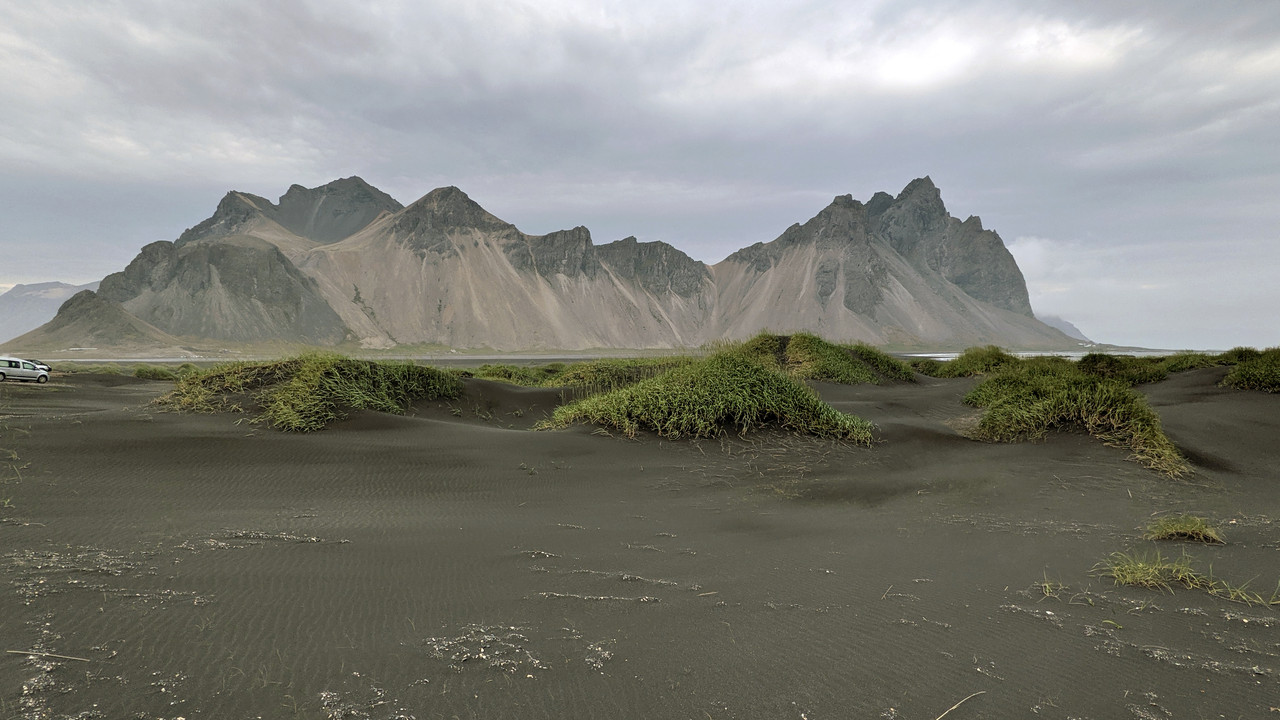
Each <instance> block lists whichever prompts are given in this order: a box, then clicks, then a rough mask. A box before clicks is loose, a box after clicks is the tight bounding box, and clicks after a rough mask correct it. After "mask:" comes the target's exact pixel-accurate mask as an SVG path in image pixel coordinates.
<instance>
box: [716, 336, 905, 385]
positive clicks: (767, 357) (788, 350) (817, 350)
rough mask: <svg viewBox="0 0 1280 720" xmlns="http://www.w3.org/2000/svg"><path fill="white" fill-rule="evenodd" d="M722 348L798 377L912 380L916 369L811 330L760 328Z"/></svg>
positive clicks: (848, 382) (838, 380)
mask: <svg viewBox="0 0 1280 720" xmlns="http://www.w3.org/2000/svg"><path fill="white" fill-rule="evenodd" d="M722 349H723V350H726V351H729V352H737V353H741V354H743V355H745V356H747V357H750V358H753V359H755V360H756V361H757V362H760V363H762V364H764V365H765V366H766V367H771V368H777V369H780V370H782V371H784V372H786V373H787V374H788V375H790V376H792V377H794V378H797V379H800V380H818V381H821V382H832V383H843V384H845V385H859V384H862V383H870V384H879V383H880V381H881V379H882V378H888V379H890V380H903V381H907V382H915V373H914V372H912V370H911V368H910V367H908V366H907V365H906V364H905V363H903V362H902V361H900V360H898V359H897V358H894V357H891V356H889V355H886V354H885V353H882V352H880V351H879V350H877V349H875V348H873V347H871V346H870V345H865V344H861V343H859V344H855V345H842V344H837V343H833V342H829V341H827V340H824V339H822V338H821V337H818V336H817V335H814V334H812V333H806V332H799V333H795V334H794V335H774V334H772V333H768V332H763V333H760V334H759V335H756V336H755V337H753V338H751V339H750V340H747V341H746V342H744V343H741V344H738V345H727V346H724V347H723V348H722Z"/></svg>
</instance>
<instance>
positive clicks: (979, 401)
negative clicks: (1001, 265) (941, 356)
mask: <svg viewBox="0 0 1280 720" xmlns="http://www.w3.org/2000/svg"><path fill="white" fill-rule="evenodd" d="M964 401H965V403H966V404H969V405H973V406H975V407H980V408H984V412H983V413H982V416H981V418H980V419H979V420H978V425H977V428H976V430H975V435H976V436H977V437H978V438H979V439H983V440H990V441H994V442H1016V441H1020V440H1037V439H1041V438H1043V437H1044V436H1045V435H1046V434H1047V433H1048V431H1049V430H1050V429H1051V428H1054V427H1058V426H1065V425H1078V426H1080V427H1083V428H1084V429H1085V430H1086V431H1087V432H1088V433H1089V434H1090V435H1093V436H1094V437H1096V438H1099V439H1101V440H1102V441H1103V442H1105V443H1107V444H1108V445H1114V446H1117V447H1124V448H1127V449H1128V450H1129V451H1130V452H1131V453H1132V457H1133V459H1135V460H1137V461H1138V462H1141V463H1142V464H1143V465H1146V466H1147V467H1149V468H1151V469H1153V470H1156V471H1158V472H1162V473H1164V474H1166V475H1171V476H1177V475H1181V474H1183V473H1185V472H1187V471H1188V470H1189V469H1190V468H1189V466H1188V465H1187V462H1186V460H1185V459H1183V457H1182V455H1181V453H1179V452H1178V449H1177V447H1176V446H1175V445H1174V444H1173V441H1171V440H1170V439H1169V437H1168V436H1167V435H1165V433H1164V430H1163V428H1162V427H1161V425H1160V418H1159V416H1158V415H1156V413H1155V411H1154V410H1152V409H1151V406H1150V405H1148V404H1147V401H1146V398H1144V397H1143V396H1142V395H1141V394H1140V393H1138V392H1137V391H1136V390H1134V389H1133V388H1132V387H1130V386H1129V384H1128V383H1127V382H1125V381H1123V380H1118V379H1108V378H1099V377H1097V376H1094V375H1090V374H1088V373H1085V372H1082V371H1081V370H1080V369H1079V368H1078V367H1076V366H1075V365H1074V364H1072V363H1070V362H1069V361H1064V360H1061V359H1057V360H1055V359H1051V358H1038V359H1036V360H1035V361H1034V362H1033V361H1023V362H1021V363H1015V364H1009V365H1005V366H1003V367H1001V368H1000V369H998V370H997V371H996V372H993V373H991V374H990V376H989V377H988V378H986V379H985V380H983V382H982V383H981V384H979V385H978V386H977V387H975V388H974V389H973V390H971V391H969V393H968V394H967V395H966V396H965V398H964Z"/></svg>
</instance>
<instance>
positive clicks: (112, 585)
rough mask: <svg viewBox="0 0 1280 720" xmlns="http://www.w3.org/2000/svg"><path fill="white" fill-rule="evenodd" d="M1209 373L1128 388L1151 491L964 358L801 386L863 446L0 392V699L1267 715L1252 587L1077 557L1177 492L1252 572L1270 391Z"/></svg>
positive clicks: (106, 709)
mask: <svg viewBox="0 0 1280 720" xmlns="http://www.w3.org/2000/svg"><path fill="white" fill-rule="evenodd" d="M1220 376H1221V371H1220V370H1207V371H1192V372H1189V373H1183V374H1180V375H1175V376H1174V377H1173V378H1171V379H1170V380H1168V381H1165V382H1163V383H1160V384H1158V385H1154V386H1150V387H1145V388H1144V391H1145V392H1147V394H1148V396H1149V398H1150V399H1151V402H1152V404H1153V406H1155V407H1156V409H1157V410H1158V411H1159V412H1160V413H1161V415H1162V417H1163V418H1164V421H1165V426H1166V429H1167V430H1168V431H1169V433H1170V435H1171V436H1172V437H1173V438H1174V439H1175V441H1177V442H1178V443H1179V445H1180V446H1182V447H1183V448H1184V450H1185V451H1186V453H1187V455H1188V456H1189V457H1190V458H1192V460H1193V461H1194V462H1195V463H1196V464H1197V472H1196V473H1195V474H1194V475H1193V476H1191V478H1190V479H1188V480H1180V481H1174V480H1168V479H1165V478H1163V477H1160V476H1158V475H1155V474H1153V473H1151V472H1150V471H1147V470H1145V469H1143V468H1142V467H1140V466H1138V465H1137V464H1135V463H1132V462H1128V461H1127V460H1126V459H1125V453H1124V451H1121V450H1117V449H1114V448H1108V447H1105V446H1103V445H1102V444H1101V443H1099V442H1097V441H1096V440H1093V439H1091V438H1089V437H1087V436H1085V435H1082V434H1076V433H1069V432H1062V433H1058V434H1055V435H1053V436H1051V437H1050V438H1049V440H1048V441H1047V442H1044V443H1038V444H1026V445H991V444H982V443H976V442H973V441H970V440H968V439H966V438H964V437H963V436H962V435H961V434H960V432H959V431H958V430H957V428H960V429H963V427H964V426H965V423H966V422H967V421H968V420H969V416H970V414H971V412H972V411H971V410H970V409H968V408H966V407H965V406H963V405H962V404H961V403H960V397H961V396H962V395H963V393H964V392H965V390H966V389H967V388H968V387H970V381H965V380H960V381H937V380H929V379H925V380H924V382H922V383H921V384H919V385H893V386H884V387H853V388H848V387H840V386H828V385H822V386H820V387H819V391H820V392H821V393H822V394H823V396H824V398H826V399H827V400H828V401H829V402H831V403H832V404H833V405H835V406H836V407H837V408H839V409H841V410H844V411H846V412H851V413H855V414H857V415H860V416H862V417H865V418H867V419H870V420H872V421H874V422H876V423H877V424H878V425H879V426H880V428H881V430H880V437H881V439H882V440H883V442H881V443H879V444H877V445H876V446H875V447H873V448H871V449H866V448H852V447H844V446H840V445H833V444H831V443H829V442H820V441H813V440H807V439H802V438H797V437H793V436H789V435H762V436H753V437H750V438H748V439H738V438H732V439H728V440H725V441H723V442H721V441H711V442H700V443H695V442H667V441H663V440H660V439H657V438H653V437H649V438H641V439H639V440H626V439H621V438H614V437H609V436H606V435H603V434H597V433H593V432H592V429H591V428H587V427H582V428H574V429H570V430H567V431H557V432H531V431H529V430H528V427H529V426H530V425H531V423H532V422H533V421H535V420H536V419H538V418H539V417H541V416H542V415H543V414H544V413H545V412H547V411H549V410H550V408H551V407H552V406H553V405H554V402H555V399H556V396H555V393H554V392H547V391H531V390H518V389H511V388H506V387H502V386H497V385H494V384H492V383H484V382H482V381H472V384H471V385H470V386H469V389H468V395H467V397H466V398H465V399H464V400H463V401H461V402H459V403H456V404H455V405H453V406H435V405H433V404H423V405H421V406H419V407H417V408H415V410H414V412H413V413H412V414H410V415H409V416H406V417H394V416H386V415H379V414H374V413H358V414H355V415H353V416H352V417H351V418H350V419H348V420H347V421H344V422H341V423H338V424H336V425H334V426H332V427H331V428H330V429H328V430H325V431H323V432H320V433H315V434H311V435H285V434H282V433H277V432H274V431H270V430H266V429H263V428H261V427H259V426H255V425H251V424H249V423H247V422H237V420H239V419H240V418H239V417H237V416H234V415H214V416H198V415H197V416H192V415H175V414H169V413H159V412H156V411H155V410H154V409H153V408H151V407H150V406H149V405H148V403H149V401H150V400H151V399H152V398H154V397H155V396H156V395H158V394H160V393H161V392H163V391H164V390H165V389H166V387H167V386H166V385H165V384H162V383H152V382H143V381H135V380H133V379H131V378H118V377H117V378H112V377H106V376H75V377H70V378H58V379H55V381H54V382H52V383H50V384H49V385H47V386H40V387H37V386H18V385H14V384H12V383H5V384H4V385H0V427H3V428H4V429H3V430H0V448H5V449H11V450H12V451H13V452H14V453H16V459H12V460H10V459H7V458H9V457H10V456H9V455H8V454H6V455H4V456H3V457H4V458H6V459H5V460H4V463H3V465H2V466H0V500H6V499H7V502H6V503H5V505H6V507H4V508H2V509H0V644H2V645H3V647H0V650H3V651H6V652H4V654H3V655H0V718H6V719H7V718H166V719H170V718H177V717H184V718H199V717H205V718H255V717H264V718H292V717H299V718H333V719H337V718H344V719H345V718H380V719H385V718H420V719H424V720H425V719H426V718H451V717H459V718H571V717H581V718H586V717H617V718H623V717H635V718H714V719H719V718H807V719H809V720H818V719H819V718H851V717H859V718H911V719H914V718H925V719H926V720H932V719H933V718H936V717H938V716H939V715H940V714H942V713H943V712H944V711H946V710H947V709H948V708H950V707H952V706H953V705H955V704H956V703H957V702H959V701H960V700H962V699H964V698H966V697H969V696H970V695H972V694H973V693H978V692H981V693H982V694H980V695H974V696H973V697H970V698H969V699H968V700H967V701H965V702H964V703H963V704H961V705H960V707H958V708H956V709H955V710H953V711H952V712H951V713H950V714H949V715H947V717H948V718H951V719H956V720H958V719H961V718H1008V717H1030V716H1035V717H1046V718H1064V719H1065V718H1098V719H1101V718H1166V717H1179V718H1181V717H1188V718H1194V717H1219V716H1225V717H1231V718H1234V717H1268V716H1270V715H1275V714H1276V713H1277V712H1280V710H1277V711H1274V712H1273V711H1272V708H1273V707H1275V706H1280V608H1267V607H1261V606H1257V605H1254V606H1247V605H1243V604H1236V603H1230V602H1226V601H1224V600H1221V599H1218V598H1214V597H1211V596H1209V595H1208V594H1206V593H1203V592H1197V591H1192V590H1183V589H1178V590H1175V591H1173V592H1171V593H1170V592H1165V593H1161V592H1155V591H1149V590H1140V589H1133V588H1117V587H1114V586H1113V585H1111V583H1110V582H1109V581H1107V580H1105V579H1101V578H1098V577H1096V576H1095V575H1094V573H1093V571H1092V569H1093V568H1094V566H1095V564H1096V563H1098V562H1099V561H1100V560H1101V559H1103V558H1104V557H1106V556H1107V555H1108V554H1110V553H1112V552H1114V551H1117V550H1131V549H1135V548H1137V549H1141V548H1143V547H1146V546H1149V545H1150V543H1148V542H1146V541H1143V540H1141V539H1140V536H1141V532H1142V529H1143V527H1144V526H1145V525H1146V523H1147V522H1148V521H1149V519H1150V518H1151V517H1152V515H1153V514H1156V513H1164V512H1170V511H1188V512H1195V513H1197V514H1201V515H1205V516H1207V517H1209V518H1211V519H1212V520H1214V521H1215V522H1217V523H1218V525H1219V527H1221V528H1222V529H1223V532H1224V533H1225V534H1226V536H1227V540H1228V544H1227V545H1225V546H1221V547H1204V546H1187V547H1186V551H1187V552H1188V553H1190V554H1192V555H1193V556H1194V557H1195V558H1196V559H1197V561H1198V562H1200V564H1201V565H1202V566H1203V567H1207V566H1208V565H1209V564H1212V568H1213V572H1214V574H1215V575H1217V576H1221V577H1224V578H1229V579H1232V580H1235V581H1236V582H1245V581H1249V582H1250V583H1251V584H1250V588H1251V589H1253V590H1256V591H1258V592H1260V593H1262V594H1263V595H1270V593H1271V592H1272V589H1273V588H1274V587H1275V584H1276V583H1277V581H1280V525H1278V524H1277V521H1278V520H1280V475H1278V472H1280V442H1277V441H1276V440H1275V438H1277V437H1280V397H1273V396H1269V395H1263V394H1256V393H1242V392H1238V391H1231V390H1226V389H1221V388H1218V387H1217V386H1216V382H1217V380H1218V379H1219V378H1220ZM1161 550H1162V551H1163V552H1164V553H1165V554H1173V555H1177V554H1179V553H1181V552H1182V550H1183V546H1177V545H1162V546H1161ZM9 651H14V652H9ZM1277 716H1278V717H1280V715H1277Z"/></svg>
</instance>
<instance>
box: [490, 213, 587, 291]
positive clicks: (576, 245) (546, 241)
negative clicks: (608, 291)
mask: <svg viewBox="0 0 1280 720" xmlns="http://www.w3.org/2000/svg"><path fill="white" fill-rule="evenodd" d="M504 249H505V250H506V253H507V258H508V259H509V260H510V261H511V266H512V267H514V268H515V269H516V270H520V271H523V272H535V273H537V274H538V275H541V276H542V277H543V278H546V279H548V280H549V279H551V278H553V277H555V276H556V275H564V276H565V277H571V278H572V277H579V276H585V277H587V278H594V277H595V276H596V272H597V271H598V270H599V269H600V261H599V260H598V259H597V258H596V247H595V245H592V244H591V232H590V231H589V230H587V229H586V228H585V227H582V226H581V225H579V226H578V227H576V228H573V229H572V230H557V231H555V232H552V233H547V234H546V235H524V236H522V238H521V240H520V241H518V242H515V243H512V244H510V245H507V246H506V247H505V248H504Z"/></svg>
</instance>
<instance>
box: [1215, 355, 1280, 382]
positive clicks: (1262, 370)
mask: <svg viewBox="0 0 1280 720" xmlns="http://www.w3.org/2000/svg"><path fill="white" fill-rule="evenodd" d="M1233 352H1234V351H1233ZM1255 352H1257V351H1255ZM1222 384H1223V385H1225V386H1227V387H1233V388H1239V389H1241V390H1261V391H1263V392H1269V393H1274V392H1280V347H1275V348H1267V349H1266V350H1263V351H1261V352H1258V354H1257V355H1253V356H1244V357H1243V359H1241V360H1240V361H1239V363H1237V364H1236V366H1235V367H1234V368H1232V369H1231V371H1230V372H1228V373H1227V376H1226V377H1225V378H1223V379H1222Z"/></svg>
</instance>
